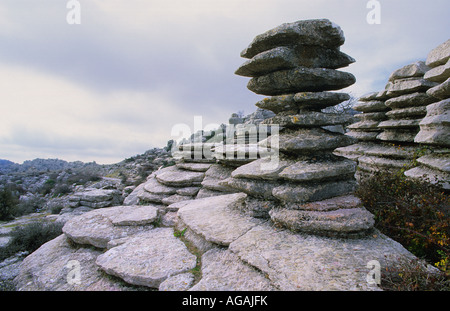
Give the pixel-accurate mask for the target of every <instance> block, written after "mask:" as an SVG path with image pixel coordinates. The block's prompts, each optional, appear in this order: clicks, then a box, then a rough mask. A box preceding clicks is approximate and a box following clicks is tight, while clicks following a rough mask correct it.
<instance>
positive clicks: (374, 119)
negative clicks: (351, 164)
mask: <svg viewBox="0 0 450 311" xmlns="http://www.w3.org/2000/svg"><path fill="white" fill-rule="evenodd" d="M386 99H387V96H386V92H385V91H383V92H372V93H369V94H366V95H364V96H361V97H360V98H359V99H358V103H356V104H355V105H354V106H353V109H354V110H356V111H359V112H361V113H360V114H357V115H355V118H356V119H358V120H359V121H358V122H356V123H354V124H351V125H349V126H348V127H347V129H349V131H348V132H347V133H346V135H348V136H350V137H353V138H355V139H357V140H358V143H356V144H353V145H350V146H346V147H340V148H337V149H336V150H335V151H334V154H336V155H339V156H343V157H346V158H348V159H352V160H355V161H358V159H359V158H360V157H362V156H363V155H364V152H365V151H367V150H369V149H371V148H372V147H373V146H374V144H376V143H377V136H378V135H379V134H380V133H381V131H382V130H381V129H380V128H379V127H378V125H379V124H380V122H382V121H385V120H386V119H387V116H386V112H387V111H388V110H389V108H388V107H387V106H386V105H385V104H384V101H385V100H386Z"/></svg>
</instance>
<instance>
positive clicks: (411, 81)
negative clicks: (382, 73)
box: [378, 61, 436, 143]
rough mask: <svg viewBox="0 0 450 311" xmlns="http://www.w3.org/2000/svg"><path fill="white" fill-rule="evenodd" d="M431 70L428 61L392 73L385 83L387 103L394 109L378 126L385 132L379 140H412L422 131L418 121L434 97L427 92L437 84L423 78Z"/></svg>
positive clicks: (408, 141) (409, 141)
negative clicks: (427, 64)
mask: <svg viewBox="0 0 450 311" xmlns="http://www.w3.org/2000/svg"><path fill="white" fill-rule="evenodd" d="M428 70H429V67H428V66H426V65H425V62H422V61H420V62H416V63H413V64H410V65H407V66H404V67H402V68H400V69H398V70H396V71H394V72H393V73H392V75H391V76H390V77H389V82H388V84H387V86H386V91H387V96H388V97H390V99H389V100H387V101H386V106H388V107H389V108H391V109H392V110H391V111H389V112H387V113H386V115H387V116H388V117H389V120H387V121H383V122H381V123H380V124H379V125H378V127H379V128H381V129H383V132H382V133H381V134H380V135H378V139H380V140H382V141H389V142H405V143H412V142H414V138H415V137H416V135H417V133H418V132H419V123H420V121H421V119H422V118H423V117H424V116H425V114H426V106H427V105H428V104H430V103H431V102H433V98H432V97H430V96H428V95H427V94H426V91H427V90H428V89H429V88H431V87H433V86H435V85H436V83H434V82H430V81H427V80H425V79H423V76H424V74H425V73H426V72H427V71H428Z"/></svg>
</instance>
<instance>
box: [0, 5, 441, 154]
mask: <svg viewBox="0 0 450 311" xmlns="http://www.w3.org/2000/svg"><path fill="white" fill-rule="evenodd" d="M79 1H80V3H81V14H82V22H81V25H68V24H67V22H66V14H67V12H68V10H67V8H66V3H67V2H66V1H61V0H47V1H24V0H3V1H2V3H1V4H0V42H1V44H0V83H1V84H0V85H2V93H1V97H0V109H1V111H2V114H1V115H0V148H1V149H0V158H9V159H11V160H15V161H19V160H24V159H30V158H34V157H36V156H37V155H39V156H48V157H57V156H60V157H62V156H65V157H71V158H73V159H77V158H76V157H80V158H79V159H80V160H84V159H88V160H90V161H92V160H93V159H96V160H97V161H98V162H101V160H100V159H101V158H103V159H105V160H103V161H120V160H121V159H122V158H124V157H128V156H131V155H134V154H136V153H142V152H144V151H145V150H147V149H149V148H151V147H153V146H163V145H164V144H165V142H166V140H167V139H170V138H171V137H170V130H171V127H172V126H173V125H175V124H177V123H186V124H188V125H191V124H192V123H193V118H194V116H196V115H200V116H203V119H204V123H205V124H207V123H222V122H226V121H227V119H228V117H229V116H230V115H231V113H233V112H236V111H238V110H244V111H245V113H251V112H253V111H254V110H255V109H256V107H255V106H254V104H255V103H256V102H257V101H258V100H259V99H261V98H262V96H260V95H256V94H253V93H251V92H250V91H249V90H247V88H246V84H247V82H248V80H249V79H248V78H244V77H239V76H236V75H234V71H235V70H236V69H237V68H238V67H239V65H240V64H242V63H243V62H244V61H245V60H244V59H242V58H240V56H239V53H240V51H241V50H243V49H244V48H245V47H246V46H247V45H248V44H249V43H250V42H251V41H252V39H253V38H254V37H255V36H256V35H258V34H260V33H262V32H265V31H267V30H269V29H271V28H273V27H275V26H277V25H280V24H282V23H285V22H293V21H296V20H300V19H312V18H329V19H330V20H332V21H333V22H335V23H337V24H338V25H340V26H341V27H342V29H343V30H344V33H345V36H346V43H345V45H344V46H343V47H342V50H343V51H344V52H345V53H347V54H349V55H351V56H352V57H354V58H355V59H356V61H357V62H356V63H355V64H352V65H351V66H349V67H348V68H343V69H342V70H344V71H348V72H351V73H353V74H354V75H355V76H356V78H357V83H356V84H355V85H353V86H351V87H349V88H348V89H346V91H349V92H351V93H352V94H354V95H355V96H360V95H362V94H364V93H367V92H369V91H379V90H381V89H383V88H384V85H385V84H386V82H387V78H388V76H389V74H390V73H391V72H392V71H394V70H395V69H397V68H399V67H401V66H403V65H406V64H408V63H411V62H414V61H416V60H420V59H425V58H426V54H427V53H428V51H430V50H431V49H433V48H434V47H435V46H437V45H439V44H440V43H442V42H444V41H445V40H447V39H448V33H447V32H445V31H444V30H445V29H449V26H450V21H449V19H448V17H447V12H448V10H449V8H450V4H449V3H448V1H447V0H434V1H433V2H426V1H419V0H410V1H407V0H397V1H384V0H380V3H381V14H382V23H381V25H368V24H367V22H366V15H367V13H368V9H367V8H366V3H367V2H366V1H361V0H339V1H337V0H316V1H303V0H280V1H269V0H258V1H257V0H247V1H242V0H215V1H210V0H151V1H150V0H149V1H142V0H126V1H125V0H108V1H104V0H79ZM6 146H7V147H6ZM72 147H73V148H72ZM106 158H107V159H106Z"/></svg>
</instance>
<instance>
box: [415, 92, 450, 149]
mask: <svg viewBox="0 0 450 311" xmlns="http://www.w3.org/2000/svg"><path fill="white" fill-rule="evenodd" d="M449 108H450V99H445V100H442V101H440V102H437V103H434V104H431V105H428V106H427V115H426V117H425V118H424V119H422V121H421V122H420V131H419V133H418V134H417V136H416V137H415V138H414V141H415V142H416V143H426V144H432V145H439V146H450V131H449V127H450V126H449V124H450V113H449V111H450V109H449Z"/></svg>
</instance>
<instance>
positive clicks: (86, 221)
mask: <svg viewBox="0 0 450 311" xmlns="http://www.w3.org/2000/svg"><path fill="white" fill-rule="evenodd" d="M141 208H143V207H141V206H114V207H110V208H104V209H99V210H94V211H91V212H88V213H85V214H83V215H80V216H77V217H74V218H72V219H70V220H69V221H67V222H66V223H65V225H64V227H63V229H62V230H63V232H64V233H65V235H66V236H68V237H69V238H70V239H71V240H73V241H74V242H75V243H78V244H89V245H93V246H95V247H98V248H106V247H107V244H108V242H109V241H111V240H114V239H119V238H123V237H126V236H130V235H133V234H136V233H140V232H143V231H146V230H149V229H152V228H153V226H152V225H151V224H149V223H148V222H149V221H151V219H153V218H152V217H153V215H154V213H153V207H149V208H146V209H143V210H141ZM141 212H142V213H141ZM149 215H150V216H149ZM114 222H116V224H117V225H114ZM143 222H145V223H146V224H145V225H140V224H141V223H143ZM123 224H132V225H123Z"/></svg>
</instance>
